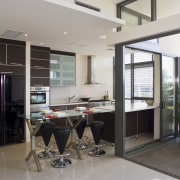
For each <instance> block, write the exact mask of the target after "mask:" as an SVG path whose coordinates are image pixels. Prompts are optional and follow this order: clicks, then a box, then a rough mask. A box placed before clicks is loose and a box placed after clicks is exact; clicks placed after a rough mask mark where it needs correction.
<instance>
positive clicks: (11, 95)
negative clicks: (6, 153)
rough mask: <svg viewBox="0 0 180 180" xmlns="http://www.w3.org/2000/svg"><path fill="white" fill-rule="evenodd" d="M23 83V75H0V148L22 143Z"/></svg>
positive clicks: (23, 133)
mask: <svg viewBox="0 0 180 180" xmlns="http://www.w3.org/2000/svg"><path fill="white" fill-rule="evenodd" d="M24 82H25V77H24V76H23V75H12V74H1V75H0V146H2V145H7V144H14V143H21V142H24V138H25V132H24V126H25V122H24V120H23V119H22V118H20V117H19V115H20V114H23V113H24V94H25V93H24V89H25V88H24V86H25V84H24Z"/></svg>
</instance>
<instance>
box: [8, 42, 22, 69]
mask: <svg viewBox="0 0 180 180" xmlns="http://www.w3.org/2000/svg"><path fill="white" fill-rule="evenodd" d="M7 64H8V65H25V46H22V45H14V44H7Z"/></svg>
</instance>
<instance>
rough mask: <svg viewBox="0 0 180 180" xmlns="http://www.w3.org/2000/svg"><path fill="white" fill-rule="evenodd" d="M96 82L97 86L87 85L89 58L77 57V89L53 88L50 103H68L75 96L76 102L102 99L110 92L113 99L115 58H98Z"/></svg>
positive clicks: (96, 60) (78, 55) (96, 61)
mask: <svg viewBox="0 0 180 180" xmlns="http://www.w3.org/2000/svg"><path fill="white" fill-rule="evenodd" d="M95 64H96V70H95V81H96V82H97V83H99V84H97V85H86V83H87V56H84V55H80V54H77V55H76V86H75V87H51V91H50V103H51V104H59V103H67V102H68V97H69V96H73V95H75V96H76V97H75V98H74V101H78V100H79V98H80V97H92V99H102V98H103V96H104V95H105V93H106V92H107V91H108V92H109V98H111V99H112V98H113V57H103V56H96V59H95Z"/></svg>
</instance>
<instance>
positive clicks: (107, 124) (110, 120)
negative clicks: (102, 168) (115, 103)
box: [93, 112, 115, 143]
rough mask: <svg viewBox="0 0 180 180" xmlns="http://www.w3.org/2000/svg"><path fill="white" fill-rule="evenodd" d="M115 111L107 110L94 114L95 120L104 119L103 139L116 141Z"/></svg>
mask: <svg viewBox="0 0 180 180" xmlns="http://www.w3.org/2000/svg"><path fill="white" fill-rule="evenodd" d="M114 120H115V113H114V112H105V113H97V114H93V121H103V122H104V132H103V135H102V139H104V140H106V141H109V142H113V143H114V142H115V130H114V129H115V128H114Z"/></svg>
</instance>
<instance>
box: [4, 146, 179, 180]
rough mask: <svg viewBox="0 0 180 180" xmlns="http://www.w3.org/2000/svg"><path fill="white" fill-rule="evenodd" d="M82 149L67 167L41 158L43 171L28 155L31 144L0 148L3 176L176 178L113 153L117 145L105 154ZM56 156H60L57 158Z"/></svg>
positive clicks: (42, 179)
mask: <svg viewBox="0 0 180 180" xmlns="http://www.w3.org/2000/svg"><path fill="white" fill-rule="evenodd" d="M90 149H91V147H89V149H87V150H86V151H82V152H81V154H82V157H83V159H82V160H79V159H78V158H77V155H76V154H74V151H72V152H73V154H72V155H71V156H70V159H71V161H72V165H71V166H70V167H67V168H53V167H51V162H52V160H53V159H50V160H48V161H41V165H42V169H43V172H37V168H36V166H35V163H34V160H33V158H31V159H30V160H29V161H28V162H26V161H25V157H26V155H27V153H28V152H29V150H30V144H29V143H21V144H17V145H10V146H4V147H0V162H1V163H0V175H1V176H0V179H6V180H20V179H22V180H49V179H51V180H57V179H61V180H92V179H93V180H100V179H102V180H110V179H113V180H176V178H172V177H170V176H167V175H165V174H162V173H159V172H157V171H154V170H151V169H149V168H146V167H143V166H141V165H137V164H135V163H133V162H130V161H127V160H125V159H121V158H118V157H116V156H114V147H113V146H112V145H111V144H106V146H104V147H103V149H105V150H106V155H104V156H102V157H92V156H89V155H88V153H87V151H88V150H90ZM56 158H57V157H56Z"/></svg>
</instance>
